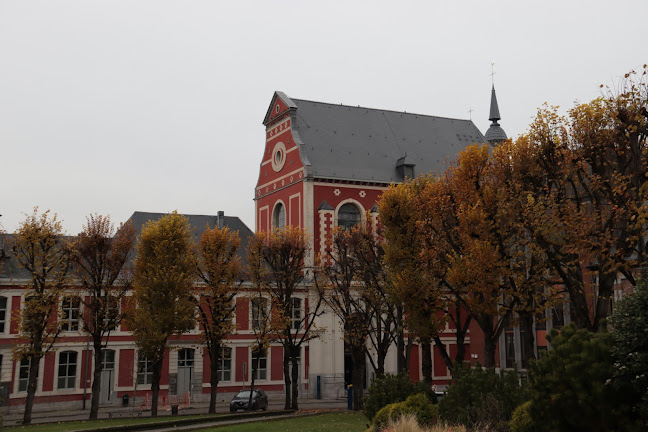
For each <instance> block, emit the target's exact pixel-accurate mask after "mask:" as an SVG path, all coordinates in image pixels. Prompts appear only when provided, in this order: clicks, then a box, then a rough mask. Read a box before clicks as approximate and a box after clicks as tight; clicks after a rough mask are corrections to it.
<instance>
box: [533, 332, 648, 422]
mask: <svg viewBox="0 0 648 432" xmlns="http://www.w3.org/2000/svg"><path fill="white" fill-rule="evenodd" d="M548 340H549V341H550V342H551V346H552V349H551V350H549V351H548V352H547V353H546V354H545V355H543V356H542V357H541V358H540V359H539V360H538V361H536V362H534V363H533V364H532V367H531V373H530V375H529V382H530V394H531V405H530V407H529V413H530V415H531V419H532V420H533V422H534V425H535V428H536V430H538V431H609V430H634V429H636V430H643V429H642V428H640V427H637V425H636V424H633V422H634V421H635V419H633V418H632V416H630V415H629V414H630V413H629V412H628V411H629V409H630V408H629V404H628V403H627V396H628V395H626V394H624V391H623V390H622V389H621V388H619V387H617V386H616V385H615V384H614V382H613V380H612V376H613V373H614V365H613V358H612V337H611V335H610V334H609V333H606V332H605V331H603V332H600V333H591V332H589V331H587V330H584V329H580V330H579V329H576V327H575V326H574V325H573V324H570V325H568V326H565V327H563V328H562V329H561V330H560V332H558V331H555V330H552V332H551V334H550V335H549V336H548Z"/></svg>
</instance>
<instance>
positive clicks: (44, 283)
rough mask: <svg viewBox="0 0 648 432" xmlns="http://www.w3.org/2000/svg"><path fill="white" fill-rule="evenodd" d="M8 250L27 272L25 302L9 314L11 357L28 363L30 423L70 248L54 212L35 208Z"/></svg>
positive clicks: (26, 414)
mask: <svg viewBox="0 0 648 432" xmlns="http://www.w3.org/2000/svg"><path fill="white" fill-rule="evenodd" d="M11 251H12V254H13V258H14V259H15V260H16V262H17V263H18V265H19V266H20V267H22V268H23V269H25V270H26V271H27V273H28V274H29V278H30V282H29V285H27V286H25V294H24V296H25V305H24V307H23V308H22V309H21V310H20V314H19V315H17V316H13V317H12V319H15V320H17V321H18V322H19V334H18V341H19V342H18V344H17V345H16V346H15V347H14V358H15V359H16V360H19V361H27V362H29V380H28V384H27V399H26V400H25V412H24V415H23V424H30V423H31V419H32V407H33V405H34V396H35V394H36V386H37V383H38V369H39V366H40V361H41V359H42V358H43V357H44V356H45V354H46V353H47V352H49V351H50V350H51V349H52V347H53V346H54V343H55V342H56V339H57V337H58V335H59V332H60V328H59V326H58V325H57V322H56V317H57V308H58V303H59V299H60V297H61V293H62V290H63V288H64V285H65V283H66V277H67V273H68V269H69V266H70V247H69V243H68V241H67V240H66V239H65V238H64V237H63V228H62V225H61V222H60V221H59V220H58V218H57V216H56V214H54V215H53V216H51V215H50V212H49V210H48V211H46V212H44V213H42V214H39V213H38V208H35V209H34V211H33V213H32V214H30V215H28V216H27V217H26V218H25V220H24V221H22V222H21V223H20V225H19V227H18V230H17V231H16V232H15V233H14V235H13V236H12V238H11Z"/></svg>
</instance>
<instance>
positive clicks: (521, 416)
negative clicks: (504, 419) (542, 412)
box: [509, 401, 535, 432]
mask: <svg viewBox="0 0 648 432" xmlns="http://www.w3.org/2000/svg"><path fill="white" fill-rule="evenodd" d="M530 408H531V401H526V402H524V403H523V404H522V405H520V406H519V407H517V408H515V410H514V411H513V416H512V417H511V421H510V422H509V427H510V428H511V432H533V431H535V428H534V427H533V421H532V420H531V414H529V409H530Z"/></svg>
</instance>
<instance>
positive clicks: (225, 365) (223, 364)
mask: <svg viewBox="0 0 648 432" xmlns="http://www.w3.org/2000/svg"><path fill="white" fill-rule="evenodd" d="M231 379H232V348H228V347H221V349H220V357H219V359H218V381H230V380H231Z"/></svg>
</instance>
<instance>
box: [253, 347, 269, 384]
mask: <svg viewBox="0 0 648 432" xmlns="http://www.w3.org/2000/svg"><path fill="white" fill-rule="evenodd" d="M252 371H253V373H254V379H255V380H265V379H266V376H267V372H268V357H267V354H266V353H265V352H256V351H253V352H252Z"/></svg>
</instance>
